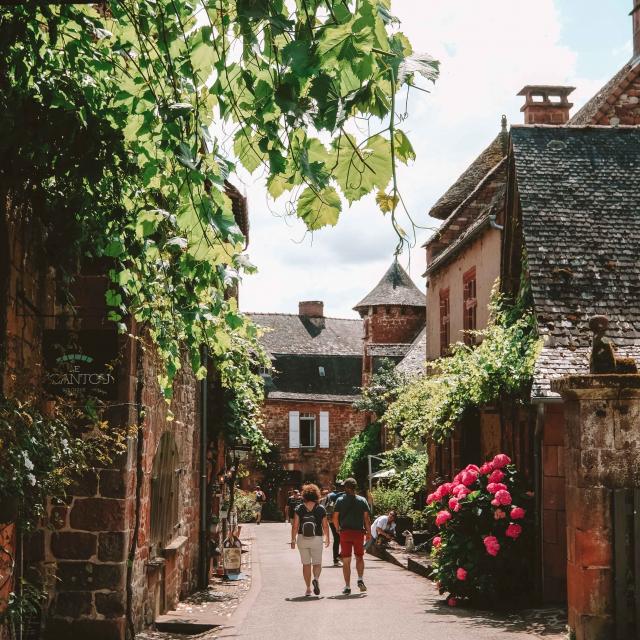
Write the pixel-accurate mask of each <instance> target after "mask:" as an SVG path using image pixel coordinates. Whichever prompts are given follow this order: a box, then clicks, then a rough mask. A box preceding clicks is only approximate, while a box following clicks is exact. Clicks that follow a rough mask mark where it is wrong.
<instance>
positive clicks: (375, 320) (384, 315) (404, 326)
mask: <svg viewBox="0 0 640 640" xmlns="http://www.w3.org/2000/svg"><path fill="white" fill-rule="evenodd" d="M364 322H365V336H366V337H365V344H398V343H400V344H402V343H404V344H407V343H410V342H413V340H414V338H415V337H416V336H417V335H418V333H419V332H420V330H421V329H422V327H424V322H425V315H424V307H422V308H421V307H398V306H388V307H383V306H376V307H370V308H369V313H368V315H366V316H364Z"/></svg>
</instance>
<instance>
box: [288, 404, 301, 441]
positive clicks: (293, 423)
mask: <svg viewBox="0 0 640 640" xmlns="http://www.w3.org/2000/svg"><path fill="white" fill-rule="evenodd" d="M289 448H290V449H299V448H300V412H299V411H289Z"/></svg>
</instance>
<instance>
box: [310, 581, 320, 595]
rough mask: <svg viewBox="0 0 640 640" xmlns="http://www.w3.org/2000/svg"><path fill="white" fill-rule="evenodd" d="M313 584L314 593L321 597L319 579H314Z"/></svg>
mask: <svg viewBox="0 0 640 640" xmlns="http://www.w3.org/2000/svg"><path fill="white" fill-rule="evenodd" d="M311 584H312V585H313V593H315V594H316V595H317V596H319V595H320V583H319V582H318V580H317V578H314V579H313V580H312V581H311Z"/></svg>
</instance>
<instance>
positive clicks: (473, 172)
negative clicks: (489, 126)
mask: <svg viewBox="0 0 640 640" xmlns="http://www.w3.org/2000/svg"><path fill="white" fill-rule="evenodd" d="M507 139H508V134H507V132H506V127H505V130H504V131H501V132H500V133H499V134H498V135H497V136H496V137H495V139H494V140H493V141H492V142H491V144H490V145H489V146H488V147H487V148H486V149H485V150H484V151H483V152H482V153H481V154H480V155H479V156H478V157H477V158H476V159H475V160H474V161H473V162H472V163H471V164H470V165H469V167H468V168H467V169H466V170H465V171H464V173H463V174H462V175H461V176H460V177H459V178H458V179H457V180H456V181H455V182H454V183H453V185H452V186H451V187H449V190H448V191H446V192H445V194H444V195H443V196H441V197H440V199H439V200H438V201H437V202H436V203H435V204H434V205H433V207H432V208H431V210H430V211H429V215H430V216H431V217H433V218H438V219H440V220H446V219H447V218H448V217H449V216H450V215H451V214H452V213H453V211H454V210H455V209H457V208H458V207H459V206H460V205H461V204H462V203H463V202H464V201H465V200H466V199H467V198H468V197H469V196H470V195H471V194H472V193H473V191H474V190H475V188H476V186H477V185H478V183H479V182H480V181H481V180H482V179H483V178H484V177H485V176H486V175H487V173H489V171H491V169H493V168H494V167H495V166H496V165H497V164H499V162H500V161H501V160H502V158H504V156H505V155H506V147H507Z"/></svg>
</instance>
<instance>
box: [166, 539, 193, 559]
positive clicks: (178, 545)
mask: <svg viewBox="0 0 640 640" xmlns="http://www.w3.org/2000/svg"><path fill="white" fill-rule="evenodd" d="M188 540H189V538H187V536H178V537H177V538H174V539H173V540H172V541H171V542H170V543H169V544H168V545H167V546H166V547H165V548H164V549H163V550H162V553H163V555H164V556H165V557H166V556H168V555H173V554H174V553H177V552H178V551H180V549H182V547H184V546H185V545H186V544H187V542H188Z"/></svg>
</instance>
